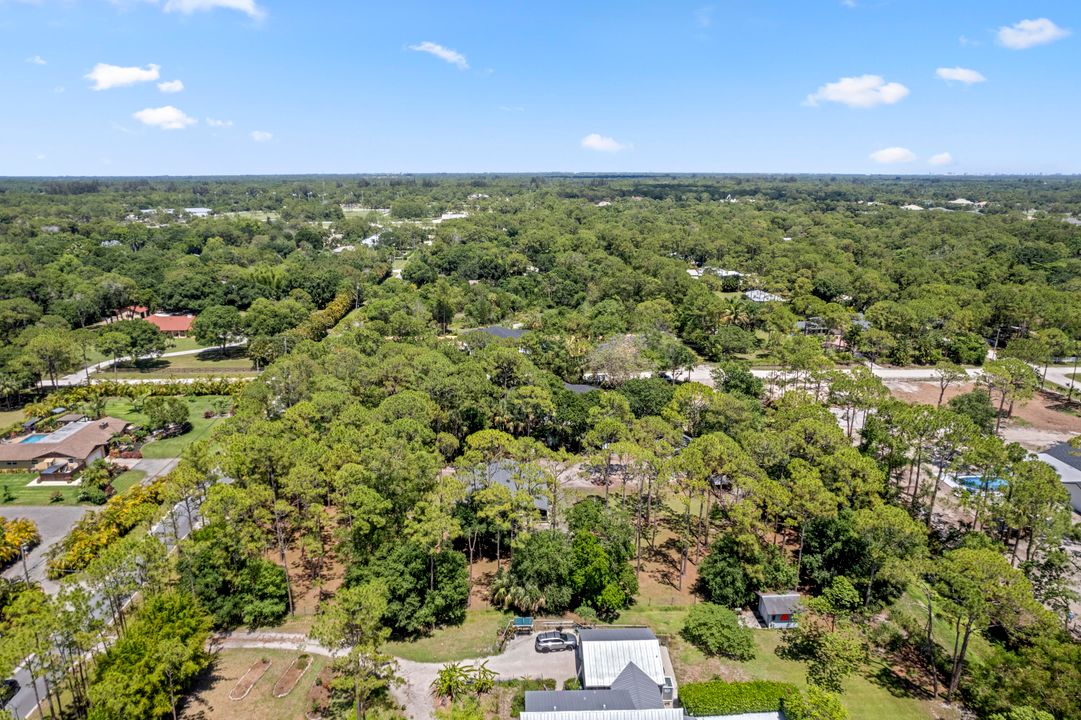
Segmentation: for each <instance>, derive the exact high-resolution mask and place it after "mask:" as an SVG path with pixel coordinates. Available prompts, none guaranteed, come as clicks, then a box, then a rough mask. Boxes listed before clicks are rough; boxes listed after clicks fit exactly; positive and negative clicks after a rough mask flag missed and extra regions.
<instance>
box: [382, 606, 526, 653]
mask: <svg viewBox="0 0 1081 720" xmlns="http://www.w3.org/2000/svg"><path fill="white" fill-rule="evenodd" d="M510 619H511V615H510V614H509V613H504V612H499V611H498V610H470V611H468V612H467V613H466V616H465V623H464V624H462V625H460V626H458V627H449V628H440V629H439V630H436V631H435V632H434V633H432V634H431V635H430V636H428V637H425V638H420V639H419V640H411V641H408V642H391V643H387V646H386V649H387V652H388V653H390V654H391V655H394V656H396V657H400V658H405V659H406V660H413V661H415V662H453V661H456V660H467V659H469V658H476V657H483V656H485V655H491V654H492V653H494V652H495V649H496V641H497V640H498V635H499V632H500V631H501V630H502V629H503V628H505V627H506V626H507V623H508V622H509V621H510Z"/></svg>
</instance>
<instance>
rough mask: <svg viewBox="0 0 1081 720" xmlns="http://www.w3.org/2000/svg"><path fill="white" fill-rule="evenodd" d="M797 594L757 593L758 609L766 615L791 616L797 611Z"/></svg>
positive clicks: (798, 597)
mask: <svg viewBox="0 0 1081 720" xmlns="http://www.w3.org/2000/svg"><path fill="white" fill-rule="evenodd" d="M799 601H800V596H799V593H784V594H775V593H758V609H759V611H760V612H762V613H765V614H766V615H792V614H794V613H795V612H796V610H798V609H799Z"/></svg>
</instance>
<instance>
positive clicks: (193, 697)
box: [176, 641, 227, 720]
mask: <svg viewBox="0 0 1081 720" xmlns="http://www.w3.org/2000/svg"><path fill="white" fill-rule="evenodd" d="M211 644H212V647H211V652H214V651H215V648H214V647H213V641H211ZM219 670H220V661H219V659H218V657H217V656H216V655H215V657H214V659H213V660H212V661H211V662H210V666H209V667H208V668H207V669H206V670H204V671H203V672H202V673H201V674H200V675H199V677H197V678H196V679H195V683H194V684H193V685H192V687H191V689H190V690H188V692H187V693H186V694H185V696H184V698H183V699H182V700H181V701H180V702H179V703H178V704H177V708H176V709H177V716H178V717H183V718H185V720H211V718H213V717H215V716H216V713H215V712H214V706H213V705H211V704H210V702H209V701H208V700H206V699H205V698H204V697H203V696H204V695H205V694H206V693H207V692H209V691H210V689H211V688H213V687H214V685H215V684H217V683H220V682H222V681H224V680H226V679H227V678H226V677H225V676H224V675H222V674H221V673H220V672H219Z"/></svg>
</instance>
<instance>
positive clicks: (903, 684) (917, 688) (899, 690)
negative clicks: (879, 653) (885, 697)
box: [867, 664, 931, 700]
mask: <svg viewBox="0 0 1081 720" xmlns="http://www.w3.org/2000/svg"><path fill="white" fill-rule="evenodd" d="M867 679H868V680H870V681H871V682H872V683H874V684H875V685H877V686H879V687H880V688H883V689H884V690H886V691H887V692H889V694H890V695H893V696H894V697H898V698H915V699H918V700H929V699H930V698H931V693H929V692H927V689H926V688H924V687H923V686H922V685H920V684H918V683H916V682H915V681H913V680H912V679H911V678H908V677H905V676H904V675H900V674H899V673H898V672H897V671H896V670H894V669H893V668H891V667H890V666H889V665H885V664H884V665H881V666H880V667H879V668H878V670H876V671H875V672H873V673H870V674H868V675H867Z"/></svg>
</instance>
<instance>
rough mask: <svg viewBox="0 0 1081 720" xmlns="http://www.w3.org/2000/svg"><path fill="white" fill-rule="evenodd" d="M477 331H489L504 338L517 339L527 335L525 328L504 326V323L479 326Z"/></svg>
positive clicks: (494, 335)
mask: <svg viewBox="0 0 1081 720" xmlns="http://www.w3.org/2000/svg"><path fill="white" fill-rule="evenodd" d="M477 332H482V333H487V334H489V335H491V336H493V337H497V338H500V339H502V340H517V339H518V338H520V337H522V336H523V335H525V330H523V329H522V328H509V327H503V326H502V325H489V326H487V327H482V328H477Z"/></svg>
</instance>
